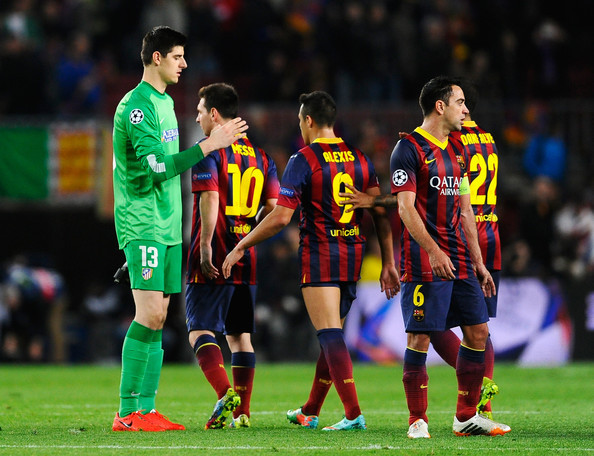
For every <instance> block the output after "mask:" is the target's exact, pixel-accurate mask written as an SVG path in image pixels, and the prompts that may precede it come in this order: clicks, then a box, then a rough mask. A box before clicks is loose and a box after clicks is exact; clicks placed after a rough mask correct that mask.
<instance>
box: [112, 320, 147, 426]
mask: <svg viewBox="0 0 594 456" xmlns="http://www.w3.org/2000/svg"><path fill="white" fill-rule="evenodd" d="M155 332H156V331H154V330H152V329H150V328H147V327H146V326H143V325H141V324H140V323H137V322H136V321H132V323H131V324H130V327H129V328H128V332H127V333H126V337H125V339H124V345H123V347H122V377H121V379H120V409H119V414H120V416H122V417H123V416H127V415H129V414H130V413H133V412H136V411H137V410H139V401H138V399H139V397H140V392H141V388H142V384H143V379H144V377H145V372H146V370H147V363H148V360H149V347H150V344H151V342H152V340H153V338H154V333H155Z"/></svg>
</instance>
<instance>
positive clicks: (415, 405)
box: [402, 347, 429, 425]
mask: <svg viewBox="0 0 594 456" xmlns="http://www.w3.org/2000/svg"><path fill="white" fill-rule="evenodd" d="M426 362H427V352H425V351H417V350H413V349H412V348H408V347H407V348H406V351H405V352H404V365H403V367H402V383H403V384H404V393H405V395H406V403H407V405H408V412H409V417H408V424H409V425H411V424H413V423H414V422H415V421H417V420H418V419H422V420H425V422H426V423H428V422H429V420H428V418H427V389H428V385H429V375H427V366H426Z"/></svg>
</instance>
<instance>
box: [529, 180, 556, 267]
mask: <svg viewBox="0 0 594 456" xmlns="http://www.w3.org/2000/svg"><path fill="white" fill-rule="evenodd" d="M558 191H559V190H558V187H557V185H556V184H555V183H554V182H553V181H552V180H551V179H549V178H547V177H538V178H536V179H535V180H534V182H533V183H532V189H531V192H530V194H529V195H528V198H527V200H526V201H525V202H524V203H523V205H522V208H521V236H522V238H523V239H524V240H525V242H526V243H527V245H528V247H529V248H530V256H531V258H532V259H534V260H535V261H536V262H537V263H538V265H539V266H540V271H539V272H540V273H541V274H542V275H543V276H545V277H546V276H548V275H549V273H550V272H551V268H552V259H553V245H552V244H553V242H554V239H555V236H554V220H555V215H556V212H557V210H558V207H559V194H558Z"/></svg>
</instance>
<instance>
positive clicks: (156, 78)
mask: <svg viewBox="0 0 594 456" xmlns="http://www.w3.org/2000/svg"><path fill="white" fill-rule="evenodd" d="M142 80H143V81H144V82H147V83H149V84H150V85H152V86H153V87H154V88H155V90H156V91H157V92H160V93H165V89H166V88H167V84H166V83H165V81H163V79H162V78H161V76H160V75H159V73H157V72H156V71H151V68H150V67H148V68H147V67H145V68H144V72H143V73H142Z"/></svg>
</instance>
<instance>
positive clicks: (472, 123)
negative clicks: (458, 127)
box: [462, 120, 478, 128]
mask: <svg viewBox="0 0 594 456" xmlns="http://www.w3.org/2000/svg"><path fill="white" fill-rule="evenodd" d="M462 126H463V127H468V128H473V127H477V126H478V125H477V124H476V122H475V121H474V120H465V121H464V122H462Z"/></svg>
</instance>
